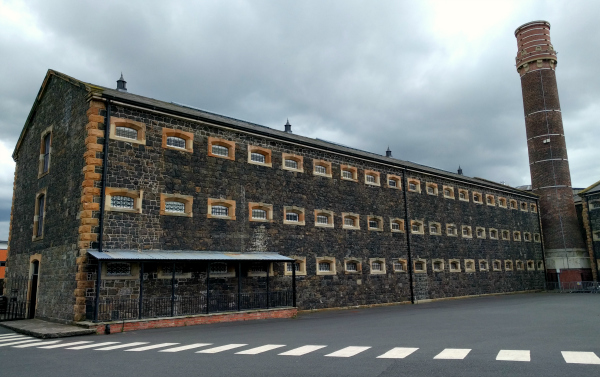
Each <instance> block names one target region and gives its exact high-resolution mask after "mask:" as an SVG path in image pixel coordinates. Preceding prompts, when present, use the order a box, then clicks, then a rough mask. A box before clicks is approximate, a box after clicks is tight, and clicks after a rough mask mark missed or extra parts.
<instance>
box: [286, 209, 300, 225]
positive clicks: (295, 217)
mask: <svg viewBox="0 0 600 377" xmlns="http://www.w3.org/2000/svg"><path fill="white" fill-rule="evenodd" d="M285 219H286V220H287V221H290V222H293V223H297V222H298V221H299V219H300V215H299V214H298V213H296V212H287V213H286V214H285Z"/></svg>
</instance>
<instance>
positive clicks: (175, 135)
mask: <svg viewBox="0 0 600 377" xmlns="http://www.w3.org/2000/svg"><path fill="white" fill-rule="evenodd" d="M182 141H183V142H182ZM162 147H163V148H164V149H173V150H176V151H184V152H189V153H194V134H193V133H192V132H185V131H181V130H175V129H171V128H163V129H162Z"/></svg>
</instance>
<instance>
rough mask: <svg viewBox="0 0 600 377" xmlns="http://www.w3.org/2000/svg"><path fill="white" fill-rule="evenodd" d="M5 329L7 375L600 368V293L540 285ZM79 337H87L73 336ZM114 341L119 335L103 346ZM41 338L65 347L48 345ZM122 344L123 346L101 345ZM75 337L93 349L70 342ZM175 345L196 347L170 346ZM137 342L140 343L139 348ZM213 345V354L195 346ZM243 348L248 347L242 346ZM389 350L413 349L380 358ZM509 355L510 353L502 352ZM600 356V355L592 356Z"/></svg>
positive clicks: (0, 370) (595, 372)
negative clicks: (52, 332)
mask: <svg viewBox="0 0 600 377" xmlns="http://www.w3.org/2000/svg"><path fill="white" fill-rule="evenodd" d="M112 331H113V332H115V331H118V327H117V328H115V326H113V328H112ZM8 334H11V331H9V330H6V329H3V328H0V376H1V377H4V376H10V377H17V376H34V375H35V376H78V377H81V376H128V377H131V376H161V377H164V376H286V377H291V376H478V377H481V376H561V377H564V376H595V377H597V376H600V359H598V358H597V357H600V295H593V294H550V293H539V294H526V295H508V296H493V297H485V298H472V299H463V300H452V301H442V302H436V303H428V304H420V305H400V306H392V307H381V308H372V309H360V310H335V311H326V312H318V313H309V314H302V315H299V316H298V317H297V318H296V319H279V320H262V321H249V322H234V323H223V324H214V325H203V326H193V327H182V328H174V329H155V330H145V331H136V332H128V333H113V334H111V335H108V336H100V335H98V336H83V337H73V338H63V339H62V340H60V341H59V342H58V343H46V342H48V341H44V344H38V343H20V344H13V343H16V342H17V341H27V340H30V339H27V338H25V337H23V338H11V337H10V336H9V335H8ZM11 339H12V340H11ZM73 342H88V343H78V344H73V345H65V344H67V343H73ZM106 342H114V343H111V344H104V345H101V344H100V343H106ZM9 343H10V344H11V345H7V344H9ZM131 343H143V344H131ZM209 343H210V345H209ZM27 344H30V346H29V347H22V348H19V347H18V346H19V345H20V346H23V345H27ZM234 345H237V347H235V348H230V349H228V350H223V351H221V352H215V351H219V349H216V350H214V348H215V347H223V346H228V347H233V346H234ZM269 345H272V346H269ZM44 346H46V347H49V346H56V348H40V347H44ZM113 346H121V347H123V348H116V349H112V350H98V349H99V348H105V347H113ZM265 346H266V347H265ZM275 346H279V347H276V348H275ZM304 346H325V347H322V348H318V349H317V348H316V347H313V348H310V349H307V348H306V347H305V348H302V350H312V351H311V352H308V353H306V354H304V355H299V356H292V355H280V354H281V353H286V352H292V353H294V352H295V353H299V352H300V351H298V350H297V349H298V348H299V347H304ZM77 347H87V348H80V349H70V348H77ZM144 347H147V348H144ZM148 347H156V348H150V349H148ZM176 347H193V348H188V349H182V350H178V349H175V350H174V351H176V352H161V351H165V350H170V349H173V348H176ZM257 347H262V348H259V349H256V348H257ZM348 347H352V348H348ZM356 347H363V348H356ZM136 348H142V350H140V351H137V352H136V351H130V350H132V349H136ZM399 348H400V349H399ZM409 348H410V350H408V349H409ZM415 349H416V350H415ZM205 350H207V351H209V352H204V353H197V352H198V351H205ZM211 350H213V351H211ZM444 350H446V351H444ZM246 351H249V352H247V353H250V354H238V353H237V352H246ZM260 351H263V352H260ZM390 351H391V354H393V356H395V357H401V356H405V357H404V358H381V357H379V356H382V355H390ZM443 351H444V352H443ZM507 351H520V352H507ZM527 351H529V352H527ZM563 351H569V352H582V353H577V354H571V356H572V357H575V358H582V359H581V360H580V361H583V362H586V363H588V364H578V363H567V361H566V359H565V357H564V356H563V354H562V352H563ZM211 352H214V353H211ZM442 352H443V353H442ZM584 352H585V353H584ZM590 353H593V354H590ZM594 354H595V355H594ZM328 355H330V356H328ZM503 355H504V356H507V358H508V359H510V360H497V358H498V357H500V358H502V357H503ZM341 356H346V357H341ZM595 356H597V357H596V359H597V362H598V364H593V363H594V362H596V359H595V358H594V357H595ZM435 357H437V358H435ZM440 357H454V358H456V359H440ZM567 357H568V356H567ZM527 358H529V361H518V360H515V359H525V360H527ZM590 363H592V364H590Z"/></svg>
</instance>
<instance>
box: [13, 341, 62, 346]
mask: <svg viewBox="0 0 600 377" xmlns="http://www.w3.org/2000/svg"><path fill="white" fill-rule="evenodd" d="M56 343H60V340H51V341H49V342H42V341H38V342H35V343H27V344H21V345H20V346H13V348H27V347H37V346H39V345H48V344H56Z"/></svg>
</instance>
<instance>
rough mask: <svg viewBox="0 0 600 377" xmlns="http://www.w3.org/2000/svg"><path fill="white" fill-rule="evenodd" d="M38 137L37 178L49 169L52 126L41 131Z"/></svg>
mask: <svg viewBox="0 0 600 377" xmlns="http://www.w3.org/2000/svg"><path fill="white" fill-rule="evenodd" d="M40 138H41V140H40V157H39V163H38V178H41V177H43V176H44V175H46V174H48V172H49V171H50V157H51V156H52V126H50V127H48V128H46V129H45V130H44V131H42V134H41V136H40Z"/></svg>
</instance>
